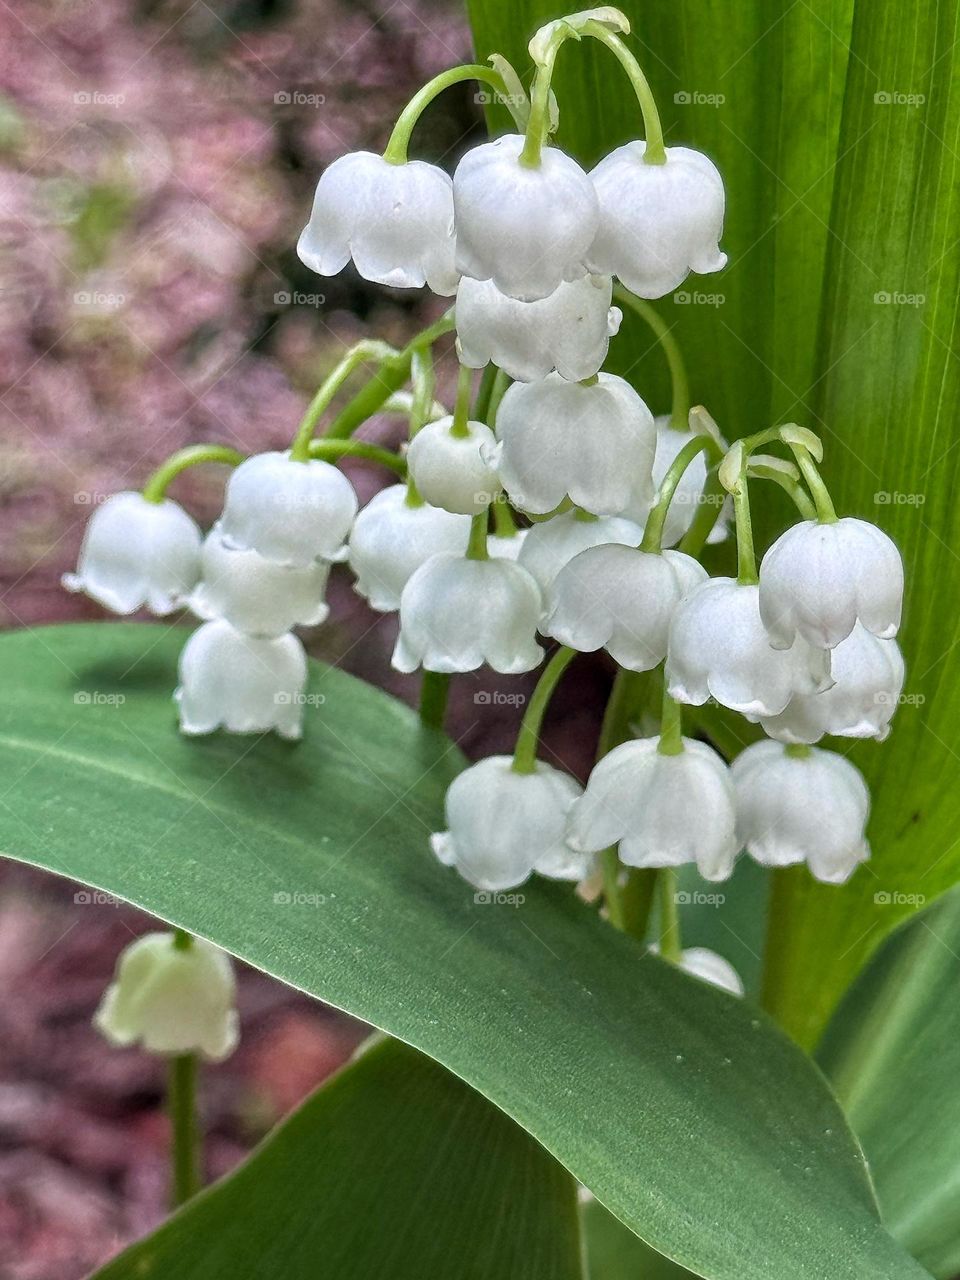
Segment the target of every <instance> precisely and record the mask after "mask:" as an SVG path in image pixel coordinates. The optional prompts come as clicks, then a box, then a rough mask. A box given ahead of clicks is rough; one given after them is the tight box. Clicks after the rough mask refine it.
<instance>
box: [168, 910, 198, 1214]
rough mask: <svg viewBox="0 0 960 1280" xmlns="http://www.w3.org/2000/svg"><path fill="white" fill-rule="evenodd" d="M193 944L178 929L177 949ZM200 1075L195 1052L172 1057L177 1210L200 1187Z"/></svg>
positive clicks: (170, 1090) (172, 1193)
mask: <svg viewBox="0 0 960 1280" xmlns="http://www.w3.org/2000/svg"><path fill="white" fill-rule="evenodd" d="M192 946H193V938H192V937H191V935H190V934H189V933H187V931H186V930H185V929H174V931H173V947H174V949H175V950H177V951H189V950H190V948H191V947H192ZM197 1074H198V1062H197V1055H196V1054H195V1053H180V1054H177V1055H176V1056H175V1057H173V1058H171V1059H170V1061H169V1066H168V1074H167V1111H168V1114H169V1116H170V1169H171V1183H170V1202H171V1205H172V1207H173V1208H174V1209H176V1208H178V1207H179V1206H180V1205H182V1204H185V1203H186V1202H187V1201H188V1200H189V1199H191V1197H192V1196H195V1195H196V1194H197V1192H198V1191H199V1190H200V1129H199V1125H198V1122H197Z"/></svg>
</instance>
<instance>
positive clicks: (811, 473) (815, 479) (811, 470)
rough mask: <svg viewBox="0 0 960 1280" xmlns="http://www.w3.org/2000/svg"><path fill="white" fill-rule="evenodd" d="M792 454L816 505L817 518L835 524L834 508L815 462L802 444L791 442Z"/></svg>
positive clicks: (835, 514) (824, 522) (822, 522)
mask: <svg viewBox="0 0 960 1280" xmlns="http://www.w3.org/2000/svg"><path fill="white" fill-rule="evenodd" d="M790 448H791V449H792V450H793V456H794V457H795V458H796V460H797V466H798V467H799V468H800V472H801V474H802V475H803V478H804V480H806V482H807V487H808V488H809V490H810V492H811V494H812V495H813V501H814V504H815V507H816V513H817V520H818V521H819V522H820V524H836V523H837V513H836V511H835V509H834V506H833V502H832V500H831V498H830V494H829V493H828V492H827V486H826V485H825V484H824V483H823V477H822V476H821V475H820V472H819V471H818V470H817V464H816V463H815V462H814V460H813V458H812V457H811V456H810V452H809V450H807V449H804V447H803V445H799V444H791V445H790Z"/></svg>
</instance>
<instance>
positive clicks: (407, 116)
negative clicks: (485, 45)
mask: <svg viewBox="0 0 960 1280" xmlns="http://www.w3.org/2000/svg"><path fill="white" fill-rule="evenodd" d="M464 80H479V81H480V82H481V84H488V85H489V86H490V87H491V89H493V91H494V92H495V93H496V94H498V95H499V96H500V97H501V98H503V99H504V100H507V99H509V96H510V91H509V89H508V87H507V82H506V81H505V80H504V78H503V76H502V75H501V74H500V72H499V71H494V69H493V68H492V67H486V66H483V65H482V64H481V63H476V62H469V63H465V64H464V65H463V66H460V67H451V68H450V69H449V70H447V71H441V72H440V74H439V75H438V76H434V78H433V79H432V80H429V81H428V82H427V83H426V84H425V85H424V86H423V88H422V89H418V90H417V92H416V93H415V94H414V95H413V97H412V98H411V99H410V101H409V102H408V103H407V105H406V106H405V107H404V108H403V110H402V111H401V112H400V115H399V117H398V118H397V123H396V124H395V125H394V126H393V132H392V133H391V134H390V138H389V140H388V142H387V145H386V147H385V148H384V152H383V158H384V160H387V161H389V163H390V164H406V162H407V150H408V148H409V146H410V135H411V134H412V133H413V130H414V128H415V127H416V123H417V121H418V120H419V119H420V117H421V116H422V115H423V113H424V111H425V110H426V109H427V107H428V106H429V105H430V103H431V102H432V101H433V100H434V98H436V97H438V96H439V95H440V94H441V93H443V91H444V89H449V88H450V87H451V85H455V84H460V83H461V82H462V81H464Z"/></svg>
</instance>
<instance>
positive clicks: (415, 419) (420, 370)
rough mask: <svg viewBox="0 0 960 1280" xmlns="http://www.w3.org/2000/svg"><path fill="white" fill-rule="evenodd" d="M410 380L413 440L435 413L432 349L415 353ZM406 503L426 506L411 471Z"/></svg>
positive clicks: (409, 426)
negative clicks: (411, 384) (411, 386)
mask: <svg viewBox="0 0 960 1280" xmlns="http://www.w3.org/2000/svg"><path fill="white" fill-rule="evenodd" d="M410 378H411V380H412V382H413V396H412V398H411V401H410V421H409V425H408V429H407V438H408V439H409V440H412V439H413V437H414V436H415V435H416V434H417V432H418V431H420V430H422V429H423V427H424V426H425V425H426V423H427V422H428V421H429V420H430V414H431V412H432V411H433V392H434V388H435V386H436V372H435V370H434V367H433V348H432V347H430V346H426V347H418V348H417V350H416V351H414V353H413V357H412V359H411V362H410ZM405 502H406V505H407V506H408V507H422V506H423V505H424V503H423V498H421V497H420V491H419V490H418V489H417V486H416V485H415V484H414V481H413V476H411V475H410V473H409V471H407V496H406V499H405Z"/></svg>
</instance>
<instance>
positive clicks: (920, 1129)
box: [819, 889, 960, 1280]
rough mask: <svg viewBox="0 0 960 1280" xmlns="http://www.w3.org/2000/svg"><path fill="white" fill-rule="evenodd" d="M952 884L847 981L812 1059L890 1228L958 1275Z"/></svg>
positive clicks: (958, 1105)
mask: <svg viewBox="0 0 960 1280" xmlns="http://www.w3.org/2000/svg"><path fill="white" fill-rule="evenodd" d="M958 992H960V889H953V890H951V891H950V893H948V894H947V895H946V896H945V897H944V898H943V899H942V900H941V901H940V902H938V903H936V904H935V905H934V906H933V907H931V908H930V909H929V910H928V911H923V912H921V913H920V914H919V915H918V916H916V917H915V918H914V919H913V920H911V921H909V922H908V923H907V924H905V925H903V926H902V927H901V928H900V929H899V930H897V932H896V933H894V935H893V936H892V937H891V938H890V939H889V940H888V941H887V942H886V943H885V944H884V946H883V947H882V948H881V949H880V951H879V954H878V955H877V956H876V957H875V958H874V959H873V960H872V962H871V963H870V964H869V965H868V967H867V969H866V971H865V972H864V973H863V974H862V975H861V976H860V977H859V978H858V980H857V981H856V982H855V983H854V985H853V987H852V989H851V990H850V992H849V993H848V994H847V996H846V997H845V998H844V1000H843V1002H842V1003H841V1005H840V1007H839V1009H838V1010H837V1012H836V1014H835V1015H834V1017H833V1019H832V1021H831V1023H830V1025H829V1027H828V1028H827V1033H826V1036H825V1038H824V1042H823V1044H822V1046H821V1049H820V1053H819V1058H820V1062H821V1065H822V1066H823V1068H824V1070H825V1071H826V1072H827V1073H828V1074H829V1076H830V1078H831V1079H832V1081H833V1084H834V1087H835V1088H836V1089H837V1091H838V1093H839V1095H840V1097H841V1099H842V1101H843V1103H844V1107H845V1109H846V1112H847V1115H848V1117H849V1118H850V1121H851V1123H852V1124H853V1126H854V1128H855V1129H856V1131H857V1133H858V1134H859V1136H860V1140H861V1141H862V1143H863V1145H864V1149H865V1150H866V1153H867V1158H868V1159H869V1161H870V1170H871V1173H872V1175H873V1180H874V1183H875V1185H876V1188H877V1195H878V1197H879V1199H880V1204H881V1206H882V1208H883V1213H884V1220H885V1222H886V1223H887V1226H888V1227H889V1229H890V1231H892V1232H893V1234H894V1235H895V1236H896V1237H897V1239H898V1240H900V1241H901V1242H902V1244H903V1245H904V1246H905V1247H906V1248H907V1249H909V1250H910V1252H911V1253H912V1254H913V1255H914V1256H915V1257H917V1258H919V1260H920V1261H921V1262H922V1263H923V1265H924V1266H925V1267H927V1268H928V1269H929V1270H930V1271H931V1272H932V1273H933V1274H934V1275H935V1276H940V1277H943V1280H948V1278H949V1277H951V1276H955V1275H956V1274H957V1273H958V1272H960V1148H958V1144H957V1133H958V1132H960V1090H958V1089H957V1081H958V1080H960V1002H958V999H957V993H958Z"/></svg>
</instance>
